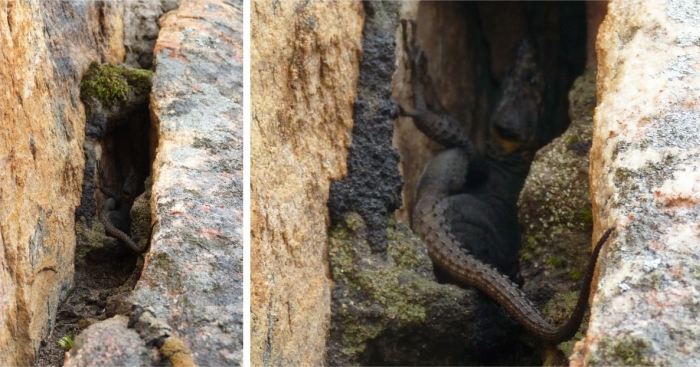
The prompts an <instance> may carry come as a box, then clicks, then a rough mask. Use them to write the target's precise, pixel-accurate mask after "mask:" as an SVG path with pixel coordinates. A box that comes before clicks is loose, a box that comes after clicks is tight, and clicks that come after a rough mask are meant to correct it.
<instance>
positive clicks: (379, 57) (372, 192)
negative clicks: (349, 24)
mask: <svg viewBox="0 0 700 367" xmlns="http://www.w3.org/2000/svg"><path fill="white" fill-rule="evenodd" d="M364 7H365V11H366V13H367V18H366V19H365V25H364V29H363V30H362V57H361V60H362V61H361V63H360V77H359V80H358V81H357V98H356V99H355V104H354V106H353V113H352V119H353V128H352V146H351V147H350V151H349V154H348V163H347V164H348V175H347V176H345V177H343V178H342V179H341V180H338V181H335V182H333V184H332V185H331V190H330V197H329V198H328V209H329V210H330V215H331V223H333V224H335V223H338V222H339V221H342V217H343V216H344V214H345V213H347V212H355V213H358V214H360V215H361V216H362V218H364V220H365V223H367V227H368V232H367V236H368V237H367V240H368V241H369V244H370V246H371V247H372V251H373V252H379V253H383V252H385V251H386V242H387V239H386V227H387V225H388V224H387V218H388V217H389V216H390V214H391V213H393V212H394V211H395V210H396V209H398V208H399V207H400V206H401V195H400V194H401V186H402V181H401V175H400V173H399V168H398V165H399V154H398V152H397V151H396V149H394V147H392V146H391V137H392V135H393V133H394V122H393V120H394V119H395V118H396V114H397V112H398V106H397V105H396V102H394V101H393V100H392V99H391V78H392V75H393V73H394V65H396V61H395V58H394V57H393V56H394V55H393V53H389V52H388V51H389V50H391V49H393V48H395V42H394V34H395V33H396V27H397V25H398V22H399V20H398V12H399V8H400V3H397V2H391V1H384V2H382V1H376V2H372V3H369V2H365V3H364Z"/></svg>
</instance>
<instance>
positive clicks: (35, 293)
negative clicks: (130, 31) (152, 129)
mask: <svg viewBox="0 0 700 367" xmlns="http://www.w3.org/2000/svg"><path fill="white" fill-rule="evenodd" d="M121 11H122V8H121V4H120V3H118V2H15V1H11V2H7V3H5V4H4V5H2V6H1V7H0V59H1V60H2V61H1V62H0V84H2V85H3V90H4V93H2V94H1V95H0V106H2V107H1V110H0V111H1V113H2V121H3V123H2V125H1V126H0V351H1V352H0V365H31V364H33V363H34V361H35V355H36V353H37V350H38V348H39V345H40V342H41V340H42V338H43V337H44V336H45V335H46V334H47V333H48V332H49V331H50V330H51V329H52V327H53V325H52V322H53V319H54V318H55V312H56V307H57V305H58V302H59V299H61V298H62V297H65V292H67V291H68V290H69V289H70V287H71V283H72V275H73V252H74V248H75V232H74V228H75V227H74V210H75V207H76V206H77V205H78V203H79V200H80V186H81V183H82V179H83V177H82V176H83V175H82V172H83V165H84V158H83V153H82V144H83V140H84V131H85V128H84V126H85V113H84V111H83V106H82V104H81V103H80V99H79V87H78V83H79V82H80V76H81V75H82V73H83V72H84V71H85V70H86V69H87V67H88V64H89V63H90V62H91V61H95V60H103V61H108V62H119V61H121V60H122V58H123V57H124V49H123V38H122V34H123V30H122V21H121V17H120V14H121Z"/></svg>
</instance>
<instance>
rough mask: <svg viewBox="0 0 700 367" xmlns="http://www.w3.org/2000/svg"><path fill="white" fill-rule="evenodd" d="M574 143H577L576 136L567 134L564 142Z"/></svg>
mask: <svg viewBox="0 0 700 367" xmlns="http://www.w3.org/2000/svg"><path fill="white" fill-rule="evenodd" d="M574 143H578V136H576V135H571V136H569V137H567V138H566V144H567V145H569V144H574Z"/></svg>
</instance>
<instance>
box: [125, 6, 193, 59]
mask: <svg viewBox="0 0 700 367" xmlns="http://www.w3.org/2000/svg"><path fill="white" fill-rule="evenodd" d="M179 2H180V0H158V1H154V0H124V48H125V51H126V58H125V59H124V64H126V65H128V66H131V67H133V68H144V69H150V68H151V67H152V66H153V48H154V47H155V45H156V39H157V38H158V31H159V30H160V26H159V25H158V18H160V16H161V15H163V14H165V13H167V12H169V11H171V10H173V9H176V8H177V5H178V3H179Z"/></svg>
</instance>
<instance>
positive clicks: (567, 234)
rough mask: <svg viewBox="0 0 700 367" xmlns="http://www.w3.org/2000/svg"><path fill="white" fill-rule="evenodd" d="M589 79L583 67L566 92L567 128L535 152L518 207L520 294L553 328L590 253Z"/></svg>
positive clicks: (591, 73) (570, 303) (566, 311)
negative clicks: (521, 245) (535, 307)
mask: <svg viewBox="0 0 700 367" xmlns="http://www.w3.org/2000/svg"><path fill="white" fill-rule="evenodd" d="M595 79H596V72H595V67H589V68H588V69H587V70H586V71H585V73H584V74H583V75H582V76H581V77H579V78H578V79H577V80H576V82H575V83H574V85H573V87H572V88H571V91H570V92H569V100H570V101H571V102H570V106H571V107H570V110H569V113H570V115H571V125H569V128H568V129H567V130H566V131H565V132H564V134H562V136H560V137H558V138H556V139H554V140H553V141H552V142H551V143H550V144H548V145H547V146H545V147H543V148H542V149H540V151H539V152H537V155H535V159H534V161H533V162H532V166H531V167H530V173H529V175H528V177H527V180H526V181H525V186H524V187H523V190H522V191H521V193H520V200H519V201H518V214H519V217H520V225H521V227H522V243H523V247H522V249H521V251H520V272H521V274H522V277H523V279H525V282H524V284H523V290H524V291H525V293H526V294H528V296H529V297H530V299H532V300H533V301H534V302H535V303H536V304H537V305H538V306H539V307H540V309H541V310H543V311H544V314H545V316H546V317H548V318H549V319H550V320H551V321H552V322H554V323H555V324H560V323H562V322H564V321H566V318H567V317H568V316H569V315H570V313H571V311H572V310H573V308H574V305H575V303H576V300H577V297H578V294H579V292H578V290H579V289H580V286H581V282H580V280H581V278H582V277H583V275H584V274H583V273H584V272H585V271H586V265H587V264H588V259H589V255H590V252H591V235H592V232H593V218H592V214H591V199H590V186H589V183H588V175H589V169H588V167H589V159H588V154H589V149H590V147H591V139H592V133H593V110H594V108H595V102H596V99H595V96H596V94H595ZM595 240H597V238H596V239H595ZM584 325H585V320H584ZM580 337H581V336H580V335H578V336H577V337H575V338H574V339H577V338H578V339H580ZM572 346H573V343H572V342H568V343H566V345H565V347H564V348H562V349H564V351H565V353H566V354H567V355H569V354H571V347H572Z"/></svg>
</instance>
